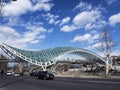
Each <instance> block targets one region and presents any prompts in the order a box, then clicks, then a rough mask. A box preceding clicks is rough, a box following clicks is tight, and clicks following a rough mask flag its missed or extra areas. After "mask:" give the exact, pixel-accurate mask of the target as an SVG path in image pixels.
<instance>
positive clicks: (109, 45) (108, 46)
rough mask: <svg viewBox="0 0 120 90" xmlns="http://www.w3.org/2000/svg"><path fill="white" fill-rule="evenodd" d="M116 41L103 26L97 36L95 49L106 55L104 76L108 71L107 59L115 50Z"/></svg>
mask: <svg viewBox="0 0 120 90" xmlns="http://www.w3.org/2000/svg"><path fill="white" fill-rule="evenodd" d="M116 46H117V43H116V42H115V41H114V40H113V38H112V35H111V33H110V32H109V30H108V29H106V28H104V29H103V30H102V33H101V34H100V38H99V45H98V47H97V49H98V50H99V51H101V52H102V53H104V55H105V56H106V76H107V75H108V73H109V60H110V56H111V53H112V52H113V51H114V50H115V47H116Z"/></svg>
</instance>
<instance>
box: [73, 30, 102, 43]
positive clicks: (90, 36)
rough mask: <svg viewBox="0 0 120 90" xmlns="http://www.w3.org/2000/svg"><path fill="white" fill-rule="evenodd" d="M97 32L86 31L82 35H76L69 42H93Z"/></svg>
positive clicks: (96, 38)
mask: <svg viewBox="0 0 120 90" xmlns="http://www.w3.org/2000/svg"><path fill="white" fill-rule="evenodd" d="M99 36H100V35H99V34H98V33H92V32H91V33H86V34H84V35H76V36H75V37H74V38H73V39H72V40H71V42H87V43H88V44H92V43H95V42H96V41H97V40H98V39H99Z"/></svg>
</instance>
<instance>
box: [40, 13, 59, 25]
mask: <svg viewBox="0 0 120 90" xmlns="http://www.w3.org/2000/svg"><path fill="white" fill-rule="evenodd" d="M42 17H43V18H44V19H45V20H46V21H47V22H48V23H49V24H54V25H57V24H58V23H60V20H57V19H58V18H59V15H53V14H51V13H47V14H42Z"/></svg>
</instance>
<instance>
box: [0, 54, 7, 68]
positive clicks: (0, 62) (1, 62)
mask: <svg viewBox="0 0 120 90" xmlns="http://www.w3.org/2000/svg"><path fill="white" fill-rule="evenodd" d="M7 65H8V62H7V57H6V56H4V55H3V54H0V70H7Z"/></svg>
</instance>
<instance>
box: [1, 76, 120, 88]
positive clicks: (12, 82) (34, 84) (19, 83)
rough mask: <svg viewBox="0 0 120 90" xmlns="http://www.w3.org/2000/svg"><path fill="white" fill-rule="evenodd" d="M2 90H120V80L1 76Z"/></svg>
mask: <svg viewBox="0 0 120 90" xmlns="http://www.w3.org/2000/svg"><path fill="white" fill-rule="evenodd" d="M0 90H120V79H95V78H94V79H92V78H91V79H88V78H61V77H55V79H54V80H38V79H36V78H33V77H29V76H21V77H14V76H5V75H4V76H1V75H0Z"/></svg>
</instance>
